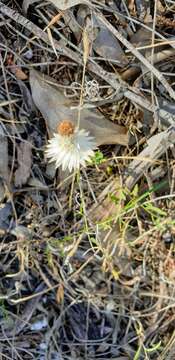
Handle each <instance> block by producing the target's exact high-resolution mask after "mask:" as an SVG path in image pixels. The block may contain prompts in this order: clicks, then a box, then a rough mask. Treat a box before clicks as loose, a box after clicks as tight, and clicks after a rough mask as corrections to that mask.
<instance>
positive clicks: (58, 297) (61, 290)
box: [56, 284, 64, 304]
mask: <svg viewBox="0 0 175 360" xmlns="http://www.w3.org/2000/svg"><path fill="white" fill-rule="evenodd" d="M63 300H64V286H63V285H62V284H60V285H59V287H58V289H57V292H56V301H57V303H58V304H61V303H62V302H63Z"/></svg>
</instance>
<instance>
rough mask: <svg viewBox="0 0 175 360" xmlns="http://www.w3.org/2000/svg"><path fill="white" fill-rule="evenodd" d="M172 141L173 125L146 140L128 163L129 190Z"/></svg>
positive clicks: (174, 129)
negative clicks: (145, 143)
mask: <svg viewBox="0 0 175 360" xmlns="http://www.w3.org/2000/svg"><path fill="white" fill-rule="evenodd" d="M174 143H175V128H174V126H171V127H170V128H169V129H167V130H166V131H162V132H161V133H159V134H157V135H154V136H152V137H151V139H149V140H148V146H147V147H146V148H145V149H144V150H143V151H142V152H141V153H140V154H139V155H138V156H137V157H136V158H135V159H134V160H133V161H132V162H131V164H130V165H129V167H128V173H129V174H131V175H130V176H129V177H128V178H127V180H126V187H127V188H128V189H130V190H131V189H132V188H133V186H134V185H135V184H136V182H137V181H138V180H139V179H140V178H141V176H143V174H144V173H145V172H146V171H147V170H148V169H149V167H150V166H151V165H152V164H153V163H154V162H155V161H156V160H158V159H159V158H160V156H161V155H162V154H164V153H165V152H166V150H167V149H168V148H169V147H170V146H171V145H172V144H174Z"/></svg>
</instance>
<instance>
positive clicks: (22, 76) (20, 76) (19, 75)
mask: <svg viewBox="0 0 175 360" xmlns="http://www.w3.org/2000/svg"><path fill="white" fill-rule="evenodd" d="M14 73H15V75H16V77H17V79H18V80H26V79H28V76H27V75H26V74H25V72H24V71H23V70H22V69H20V68H19V67H17V66H15V70H14Z"/></svg>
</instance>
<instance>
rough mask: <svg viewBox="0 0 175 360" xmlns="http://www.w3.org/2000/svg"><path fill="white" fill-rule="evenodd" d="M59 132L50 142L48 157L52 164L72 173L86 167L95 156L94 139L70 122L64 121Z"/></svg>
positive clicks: (47, 150)
mask: <svg viewBox="0 0 175 360" xmlns="http://www.w3.org/2000/svg"><path fill="white" fill-rule="evenodd" d="M57 130H58V133H55V134H54V136H53V138H52V139H50V140H49V144H48V145H47V148H46V151H45V153H46V157H47V158H49V159H50V162H53V161H54V162H55V167H56V169H57V168H58V167H59V166H62V169H63V170H66V169H67V168H68V169H69V171H70V172H71V171H72V170H78V169H79V168H80V165H82V166H85V165H86V161H87V160H90V157H91V156H93V155H94V151H93V149H95V148H96V144H95V141H94V138H93V137H91V136H89V132H87V131H85V130H84V129H78V128H75V127H74V125H73V124H72V122H71V121H69V120H64V121H62V122H61V123H60V124H59V126H58V129H57Z"/></svg>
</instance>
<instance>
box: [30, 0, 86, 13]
mask: <svg viewBox="0 0 175 360" xmlns="http://www.w3.org/2000/svg"><path fill="white" fill-rule="evenodd" d="M38 1H39V0H24V1H23V11H24V12H25V13H26V12H27V10H28V7H29V6H30V5H32V4H34V3H35V2H38ZM49 1H50V2H51V3H52V4H53V5H55V6H56V7H57V8H58V9H59V10H67V9H69V8H71V7H73V6H75V5H78V4H85V5H89V6H91V3H90V2H89V1H88V0H49Z"/></svg>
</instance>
